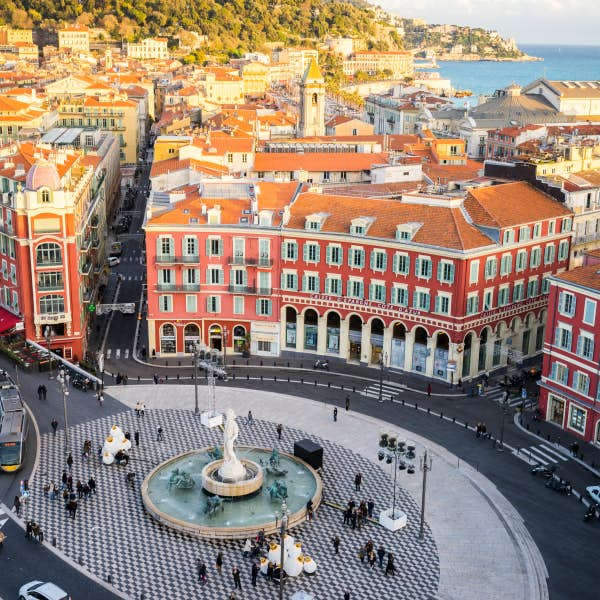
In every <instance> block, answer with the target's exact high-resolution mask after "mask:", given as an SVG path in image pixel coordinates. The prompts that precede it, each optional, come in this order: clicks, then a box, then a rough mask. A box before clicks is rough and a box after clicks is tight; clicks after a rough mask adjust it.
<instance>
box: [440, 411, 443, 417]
mask: <svg viewBox="0 0 600 600" xmlns="http://www.w3.org/2000/svg"><path fill="white" fill-rule="evenodd" d="M443 418H444V413H443V412H441V411H440V419H443Z"/></svg>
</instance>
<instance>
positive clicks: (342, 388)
mask: <svg viewBox="0 0 600 600" xmlns="http://www.w3.org/2000/svg"><path fill="white" fill-rule="evenodd" d="M340 389H341V390H342V392H343V391H344V384H343V383H342V387H341V388H340Z"/></svg>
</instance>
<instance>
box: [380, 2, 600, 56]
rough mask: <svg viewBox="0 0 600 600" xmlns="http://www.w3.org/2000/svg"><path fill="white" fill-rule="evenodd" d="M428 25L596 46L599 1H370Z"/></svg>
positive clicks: (525, 39)
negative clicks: (478, 28) (491, 31)
mask: <svg viewBox="0 0 600 600" xmlns="http://www.w3.org/2000/svg"><path fill="white" fill-rule="evenodd" d="M371 3H372V4H375V5H378V6H381V7H382V8H384V9H385V10H387V11H388V12H391V13H394V14H398V15H400V16H402V17H406V18H422V19H425V20H426V21H427V22H428V23H436V24H439V23H445V24H452V25H469V26H471V27H483V28H484V29H495V30H497V31H499V32H500V34H501V35H502V36H503V37H513V38H515V39H516V41H517V42H518V43H521V44H524V43H533V44H545V43H546V44H552V43H558V44H589V45H598V39H599V38H598V33H597V30H598V24H599V23H600V2H598V0H451V1H447V2H442V0H418V2H415V1H414V0H371Z"/></svg>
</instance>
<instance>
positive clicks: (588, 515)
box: [583, 504, 598, 523]
mask: <svg viewBox="0 0 600 600" xmlns="http://www.w3.org/2000/svg"><path fill="white" fill-rule="evenodd" d="M597 510H598V505H597V504H590V505H589V506H588V509H587V511H586V512H585V515H583V522H584V523H588V522H589V521H592V520H593V519H595V518H597V516H598V515H597V512H596V511H597Z"/></svg>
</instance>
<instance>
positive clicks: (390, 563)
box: [385, 552, 396, 577]
mask: <svg viewBox="0 0 600 600" xmlns="http://www.w3.org/2000/svg"><path fill="white" fill-rule="evenodd" d="M395 574H396V567H395V566H394V555H393V554H392V553H391V552H390V553H388V559H387V565H386V567H385V576H386V577H387V576H388V575H395Z"/></svg>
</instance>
